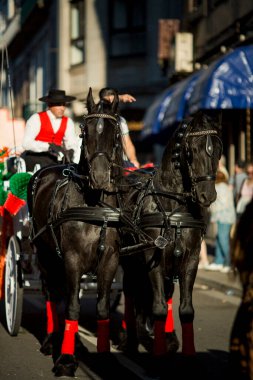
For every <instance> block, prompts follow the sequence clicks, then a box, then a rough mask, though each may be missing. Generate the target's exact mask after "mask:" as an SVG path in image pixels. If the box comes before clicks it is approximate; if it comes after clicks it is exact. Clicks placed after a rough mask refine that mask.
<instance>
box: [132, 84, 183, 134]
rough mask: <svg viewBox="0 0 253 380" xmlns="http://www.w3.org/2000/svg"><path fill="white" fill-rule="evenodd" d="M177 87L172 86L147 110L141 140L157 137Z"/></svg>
mask: <svg viewBox="0 0 253 380" xmlns="http://www.w3.org/2000/svg"><path fill="white" fill-rule="evenodd" d="M174 90H175V86H174V85H173V86H171V87H169V88H167V89H166V90H165V91H163V92H162V93H161V94H160V95H158V96H157V97H156V98H155V100H154V102H153V103H152V104H151V106H150V107H149V108H148V109H147V111H146V113H145V115H144V118H143V125H144V126H143V130H142V132H141V136H140V137H141V139H145V138H147V137H150V136H151V135H156V134H158V133H159V132H160V130H161V123H162V121H163V118H164V113H165V110H166V108H167V106H168V105H169V104H170V102H171V99H172V94H173V92H174Z"/></svg>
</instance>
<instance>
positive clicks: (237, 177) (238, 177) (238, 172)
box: [229, 160, 247, 205]
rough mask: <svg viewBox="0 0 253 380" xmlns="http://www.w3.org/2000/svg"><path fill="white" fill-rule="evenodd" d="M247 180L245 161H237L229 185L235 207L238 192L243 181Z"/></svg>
mask: <svg viewBox="0 0 253 380" xmlns="http://www.w3.org/2000/svg"><path fill="white" fill-rule="evenodd" d="M246 178H247V173H246V161H244V160H237V161H236V163H235V169H234V175H233V176H231V178H230V180H229V184H230V185H231V187H232V189H233V193H234V202H235V205H236V203H237V201H238V198H239V194H240V190H241V187H242V183H243V181H244V180H245V179H246Z"/></svg>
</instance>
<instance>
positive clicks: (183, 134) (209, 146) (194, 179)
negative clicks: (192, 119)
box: [174, 123, 222, 200]
mask: <svg viewBox="0 0 253 380" xmlns="http://www.w3.org/2000/svg"><path fill="white" fill-rule="evenodd" d="M188 127H189V125H187V124H185V123H184V124H183V125H182V127H181V128H180V131H179V132H178V134H177V139H178V142H177V143H176V148H177V149H179V148H180V149H181V151H182V145H183V144H182V143H180V142H179V141H180V140H183V139H184V145H185V161H186V164H187V171H188V174H189V179H190V182H191V194H192V199H193V200H194V199H195V198H196V184H197V183H199V182H203V181H214V180H215V179H216V173H211V174H207V175H204V176H194V175H193V170H192V165H191V157H192V152H191V148H190V144H189V140H188V139H189V137H205V136H206V153H207V155H208V156H209V157H211V156H212V155H213V153H214V148H213V142H212V139H211V136H214V137H216V138H217V139H218V140H219V143H220V146H221V151H222V141H221V139H220V137H219V136H218V131H217V130H215V129H209V130H208V129H207V130H202V131H196V132H191V131H189V132H188V131H187V129H188ZM174 157H176V158H179V157H180V153H179V152H177V153H176V154H175V155H174ZM180 166H181V163H180V161H179V160H178V159H177V160H176V167H177V168H179V167H180Z"/></svg>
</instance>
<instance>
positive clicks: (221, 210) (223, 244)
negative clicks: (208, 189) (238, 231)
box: [205, 169, 236, 273]
mask: <svg viewBox="0 0 253 380" xmlns="http://www.w3.org/2000/svg"><path fill="white" fill-rule="evenodd" d="M215 189H216V192H217V198H216V200H215V201H214V202H213V203H212V204H211V206H210V212H211V223H216V224H217V234H216V239H215V258H214V262H213V263H211V264H209V265H208V266H207V267H206V268H205V269H206V270H212V271H220V272H223V273H228V272H229V270H230V230H231V227H232V225H233V224H234V223H235V220H236V214H235V205H234V199H233V191H232V189H231V187H230V186H229V185H228V180H227V178H226V175H225V174H224V172H223V171H221V170H220V169H218V171H217V175H216V183H215Z"/></svg>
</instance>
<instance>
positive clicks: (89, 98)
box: [87, 87, 95, 113]
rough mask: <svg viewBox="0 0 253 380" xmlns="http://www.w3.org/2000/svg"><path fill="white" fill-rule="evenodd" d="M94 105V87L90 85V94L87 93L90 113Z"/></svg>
mask: <svg viewBox="0 0 253 380" xmlns="http://www.w3.org/2000/svg"><path fill="white" fill-rule="evenodd" d="M94 106H95V102H94V99H93V95H92V89H91V87H90V88H89V92H88V95H87V109H88V112H89V113H90V112H91V110H92V108H93V107H94Z"/></svg>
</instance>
